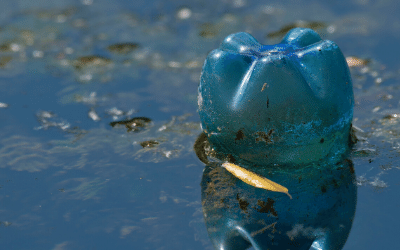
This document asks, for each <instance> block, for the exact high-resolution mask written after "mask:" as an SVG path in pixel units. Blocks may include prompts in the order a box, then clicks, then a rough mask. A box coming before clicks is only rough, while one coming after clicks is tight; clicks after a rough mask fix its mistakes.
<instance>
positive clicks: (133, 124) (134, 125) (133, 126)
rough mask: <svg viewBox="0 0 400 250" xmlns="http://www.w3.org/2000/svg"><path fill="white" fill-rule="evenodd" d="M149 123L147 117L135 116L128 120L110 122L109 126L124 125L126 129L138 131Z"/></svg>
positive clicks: (149, 120)
mask: <svg viewBox="0 0 400 250" xmlns="http://www.w3.org/2000/svg"><path fill="white" fill-rule="evenodd" d="M150 123H151V119H150V118H147V117H135V118H132V119H130V120H124V121H115V122H110V126H111V127H115V126H117V125H124V126H125V127H126V128H127V131H128V132H130V131H133V132H139V131H141V130H142V129H143V128H145V127H147V126H148V125H149V124H150Z"/></svg>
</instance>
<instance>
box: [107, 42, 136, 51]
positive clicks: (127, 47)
mask: <svg viewBox="0 0 400 250" xmlns="http://www.w3.org/2000/svg"><path fill="white" fill-rule="evenodd" d="M139 47H140V46H139V44H138V43H116V44H113V45H110V46H108V47H107V49H108V51H110V52H112V53H117V54H128V53H130V52H132V51H133V50H135V49H137V48H139Z"/></svg>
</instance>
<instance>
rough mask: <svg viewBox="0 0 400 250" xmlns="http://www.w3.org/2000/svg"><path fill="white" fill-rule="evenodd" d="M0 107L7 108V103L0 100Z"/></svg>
mask: <svg viewBox="0 0 400 250" xmlns="http://www.w3.org/2000/svg"><path fill="white" fill-rule="evenodd" d="M0 108H2V109H4V108H8V104H7V103H4V102H0Z"/></svg>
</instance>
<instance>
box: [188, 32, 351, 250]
mask: <svg viewBox="0 0 400 250" xmlns="http://www.w3.org/2000/svg"><path fill="white" fill-rule="evenodd" d="M198 104H199V114H200V118H201V124H202V128H203V130H204V134H205V135H202V136H203V137H204V138H203V139H204V142H201V140H198V142H196V143H197V144H198V145H201V146H204V152H198V155H199V156H203V157H202V159H203V161H204V162H206V163H207V166H206V168H205V170H204V172H203V179H202V183H201V185H202V204H203V212H204V219H205V222H206V226H207V230H208V233H209V236H210V239H211V241H212V242H213V244H214V247H215V249H218V250H222V249H224V250H242V249H246V248H248V247H251V246H252V247H253V248H254V249H256V250H267V249H269V250H275V249H276V250H281V249H285V250H286V249H292V250H293V249H296V250H297V249H298V250H308V249H313V250H340V249H342V248H343V246H344V244H345V242H346V239H347V237H348V235H349V232H350V229H351V226H352V221H353V218H354V214H355V206H356V197H357V187H356V185H355V174H354V169H353V166H352V163H351V161H350V160H348V152H349V148H350V130H351V122H352V118H353V106H354V97H353V89H352V82H351V78H350V73H349V69H348V66H347V63H346V60H345V58H344V56H343V54H342V52H341V51H340V49H339V47H338V46H337V45H336V44H335V43H334V42H331V41H327V40H321V38H320V36H319V35H318V34H317V33H316V32H314V31H313V30H311V29H303V28H296V29H293V30H291V31H290V32H289V33H288V34H287V35H286V37H285V38H284V39H283V40H282V42H281V43H280V44H276V45H261V44H260V43H258V42H257V41H256V40H255V39H254V38H253V37H252V36H251V35H249V34H247V33H237V34H233V35H230V36H228V37H227V38H226V39H225V40H224V41H223V42H222V44H221V45H220V47H219V48H218V49H216V50H213V51H212V52H211V53H210V54H209V55H208V57H207V59H206V61H205V63H204V66H203V71H202V74H201V80H200V86H199V95H198ZM199 138H202V137H199ZM208 143H209V144H208ZM208 145H209V146H208ZM195 148H199V147H195ZM209 148H211V150H210V149H209ZM205 155H208V158H207V157H205ZM210 156H212V157H210ZM225 161H229V162H231V163H234V164H237V165H239V166H240V167H243V168H246V169H248V170H250V171H252V172H254V173H256V174H257V175H259V176H262V177H265V178H267V179H269V180H271V181H273V182H275V183H278V184H280V185H282V186H284V187H285V188H287V189H288V190H289V193H290V194H291V195H292V196H293V199H290V198H289V197H288V195H286V194H283V193H279V192H273V191H270V190H266V189H261V188H256V187H253V186H251V185H249V184H246V183H245V182H243V181H241V180H240V179H239V178H237V177H235V176H234V175H232V174H231V173H229V172H228V171H227V170H226V169H225V168H223V167H221V163H223V162H225Z"/></svg>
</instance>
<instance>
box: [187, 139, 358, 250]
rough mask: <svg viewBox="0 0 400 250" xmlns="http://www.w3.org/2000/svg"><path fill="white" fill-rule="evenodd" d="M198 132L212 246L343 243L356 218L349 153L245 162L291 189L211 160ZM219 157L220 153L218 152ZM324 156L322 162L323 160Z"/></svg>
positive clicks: (321, 247) (325, 248)
mask: <svg viewBox="0 0 400 250" xmlns="http://www.w3.org/2000/svg"><path fill="white" fill-rule="evenodd" d="M207 145H208V142H207V137H206V136H205V135H204V134H202V135H201V136H200V137H199V138H198V140H197V141H196V145H195V150H196V153H197V155H198V157H199V158H200V160H202V161H203V162H205V163H206V167H205V169H204V172H203V178H202V181H201V192H202V205H203V213H204V219H205V223H206V226H207V230H208V234H209V236H210V239H211V241H212V242H213V245H214V247H215V249H221V250H222V249H224V250H228V249H230V250H239V249H246V248H249V247H253V248H254V249H265V250H267V249H269V250H273V249H279V250H281V249H284V250H286V249H304V250H308V249H318V250H331V249H335V250H336V249H342V248H343V246H344V244H345V242H346V240H347V237H348V235H349V233H350V229H351V226H352V222H353V219H354V214H355V208H356V198H357V187H356V184H355V173H354V168H353V164H352V162H351V161H350V160H348V159H341V160H336V161H337V162H336V163H334V164H333V162H332V161H329V160H326V161H321V162H318V163H314V164H308V165H306V166H301V167H299V166H289V165H285V166H282V167H280V166H273V167H260V166H250V165H248V166H243V164H241V167H244V168H248V169H251V170H252V171H253V172H254V173H256V174H257V175H260V176H263V177H265V178H268V179H269V180H272V181H274V182H276V183H279V184H280V185H282V186H284V187H286V188H288V189H289V192H290V194H291V195H292V197H293V199H290V198H289V197H288V195H286V194H284V193H280V192H273V191H269V190H265V189H260V188H256V187H253V186H251V185H249V184H246V183H245V182H243V181H241V180H240V179H238V178H237V177H235V176H233V175H232V174H231V173H230V172H228V171H227V170H226V169H225V168H223V167H222V166H221V165H222V163H223V162H221V161H219V160H213V159H216V158H213V157H210V155H212V153H210V152H209V151H207V148H208V146H207ZM220 159H221V158H220ZM324 162H325V163H324Z"/></svg>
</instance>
